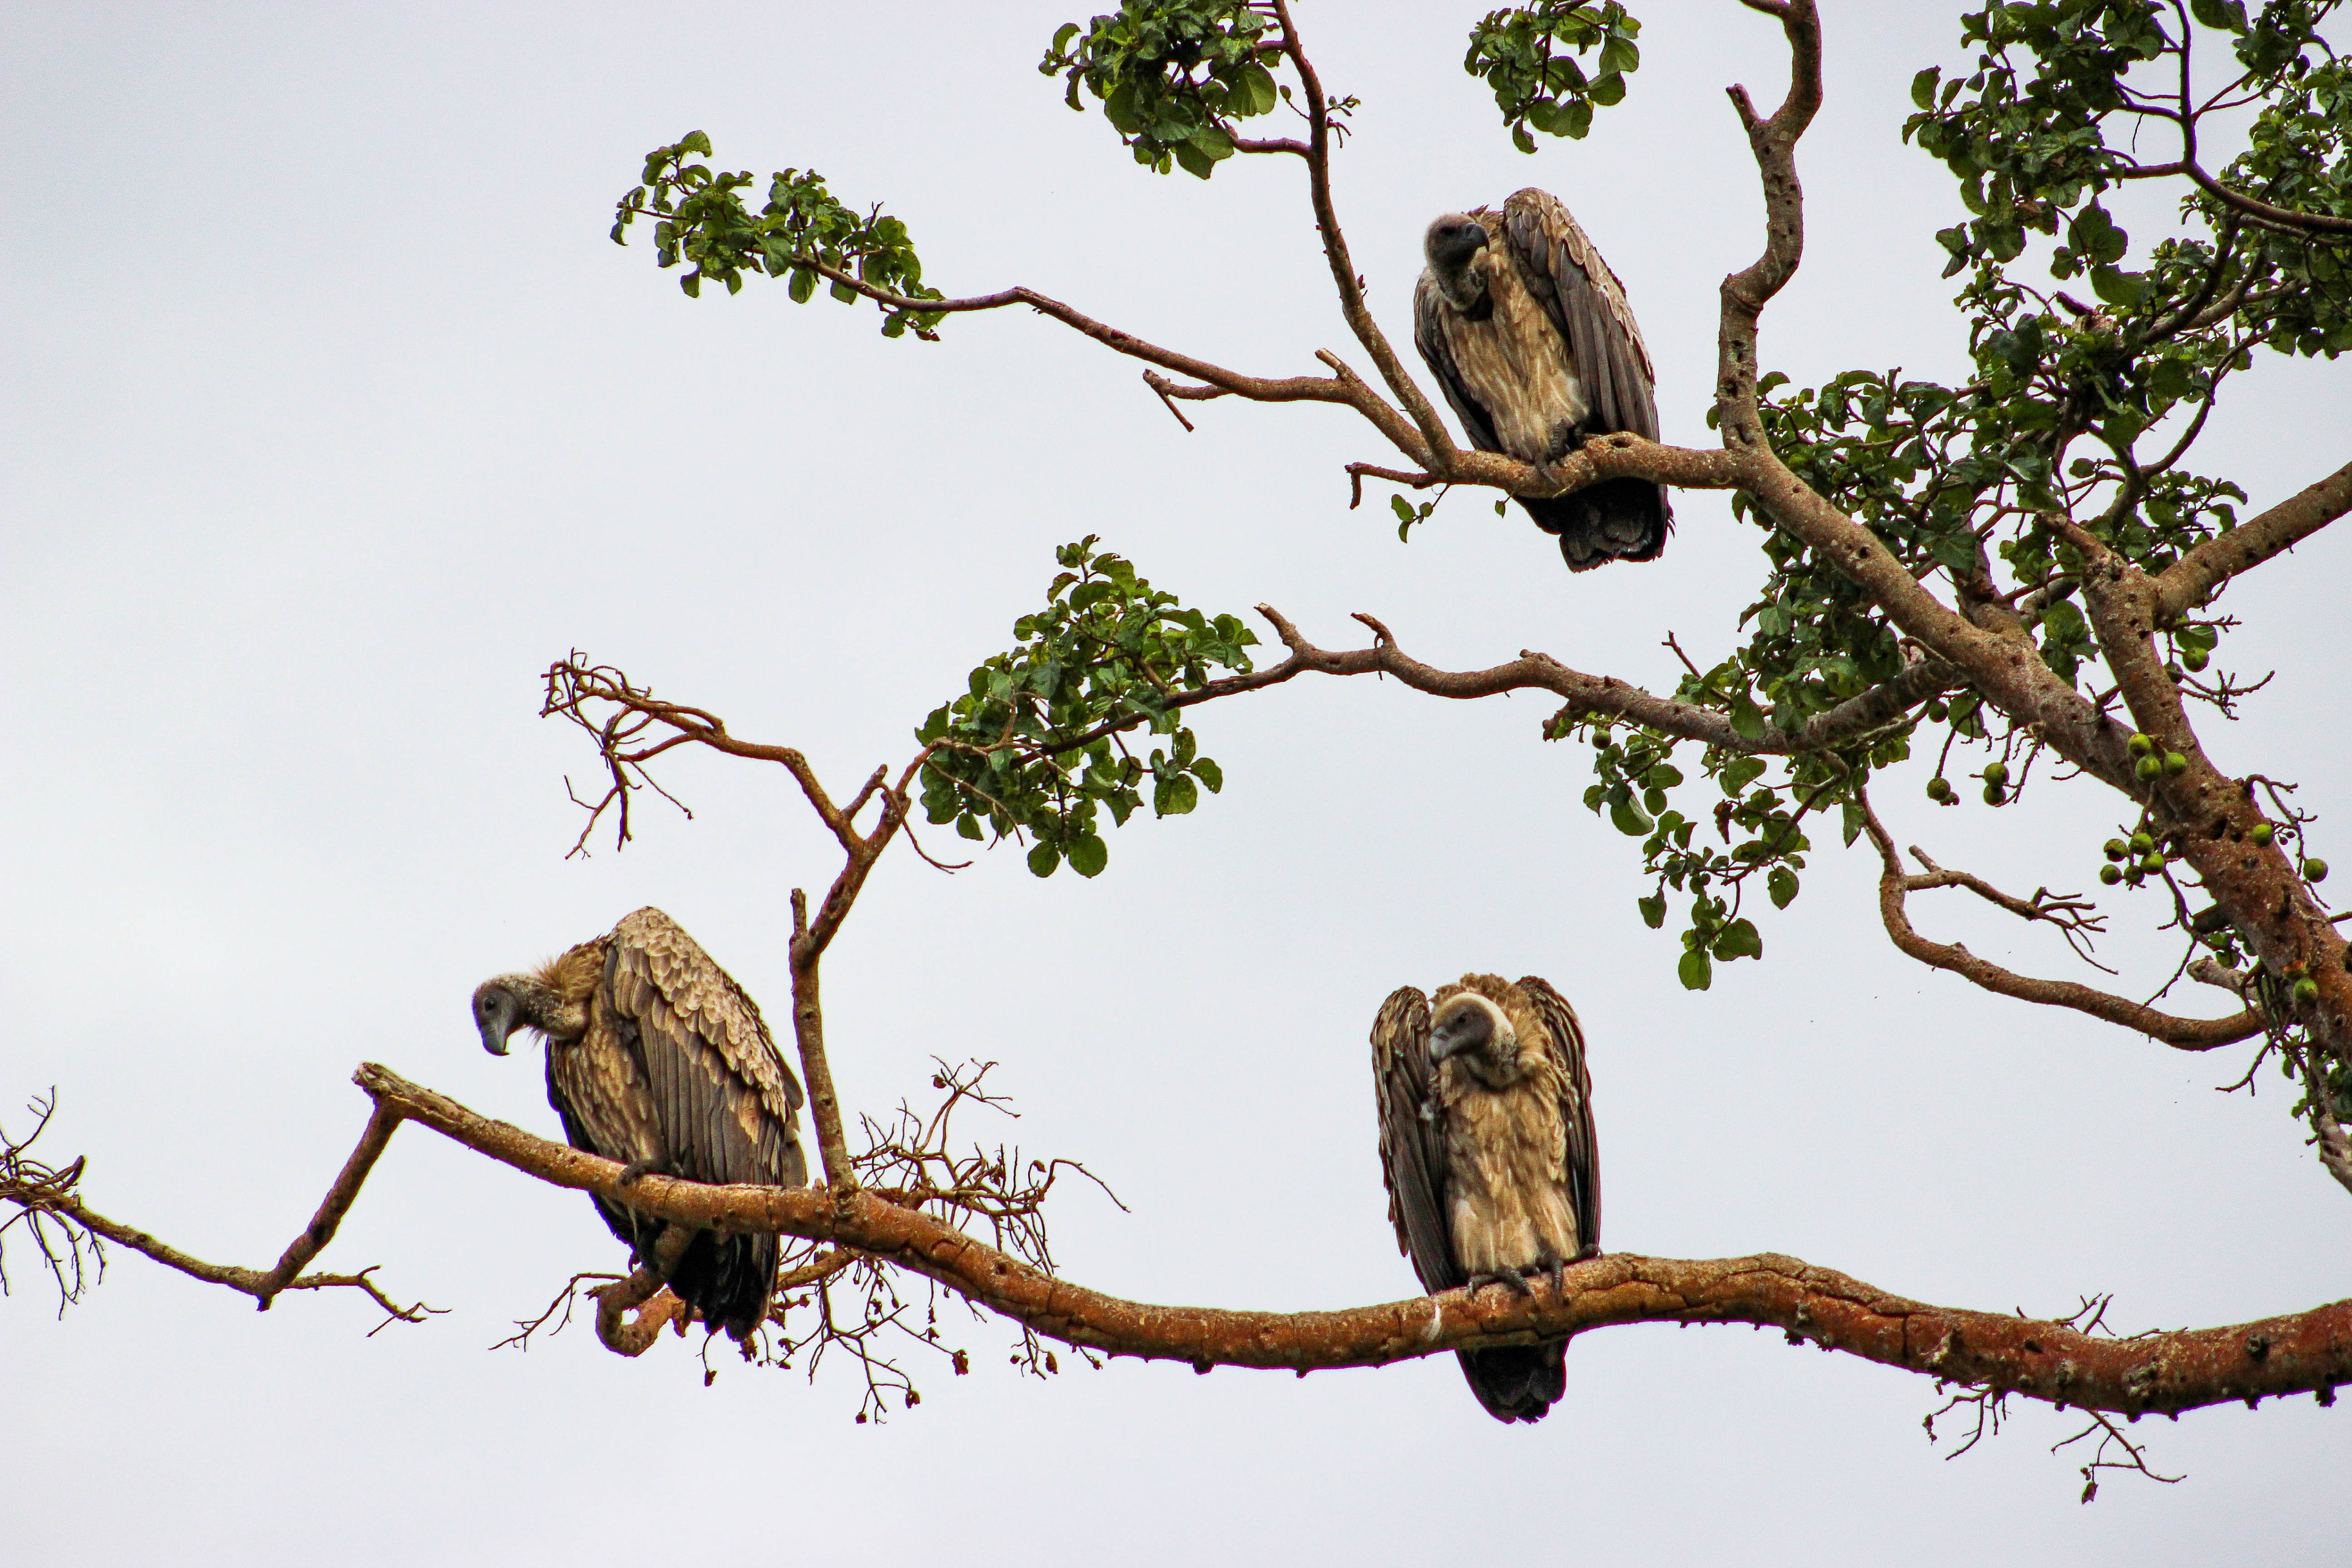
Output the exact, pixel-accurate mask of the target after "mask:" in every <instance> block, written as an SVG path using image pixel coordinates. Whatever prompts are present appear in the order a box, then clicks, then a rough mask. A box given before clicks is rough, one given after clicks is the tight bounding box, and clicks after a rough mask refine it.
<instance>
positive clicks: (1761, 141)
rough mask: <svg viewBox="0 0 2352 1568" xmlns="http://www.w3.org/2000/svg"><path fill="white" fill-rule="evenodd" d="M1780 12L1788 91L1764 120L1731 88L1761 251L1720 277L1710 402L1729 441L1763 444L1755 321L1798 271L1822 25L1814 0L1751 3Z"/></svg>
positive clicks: (1818, 100) (1741, 91)
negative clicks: (1803, 173)
mask: <svg viewBox="0 0 2352 1568" xmlns="http://www.w3.org/2000/svg"><path fill="white" fill-rule="evenodd" d="M1748 8H1749V9H1750V10H1754V11H1761V12H1763V13H1765V14H1766V15H1768V16H1775V17H1777V18H1779V20H1780V27H1781V31H1782V32H1783V33H1785V34H1786V35H1787V37H1788V40H1789V92H1788V96H1787V97H1786V98H1784V99H1782V100H1780V108H1779V109H1777V110H1773V112H1772V118H1771V119H1769V120H1760V119H1759V118H1758V117H1757V114H1756V109H1755V106H1754V105H1753V104H1752V103H1750V102H1749V101H1748V89H1746V88H1744V87H1735V88H1732V89H1730V97H1731V104H1732V107H1733V108H1734V109H1735V110H1738V113H1739V123H1740V126H1741V128H1742V129H1744V130H1745V131H1746V132H1748V147H1749V149H1750V150H1751V151H1752V152H1753V153H1755V155H1756V170H1757V173H1758V174H1759V176H1760V177H1761V178H1762V180H1763V183H1764V253H1763V254H1762V255H1761V256H1759V257H1758V258H1756V259H1755V261H1753V262H1752V263H1750V264H1749V265H1748V267H1747V268H1743V269H1742V270H1740V271H1738V272H1735V273H1733V274H1732V275H1731V276H1729V277H1728V278H1726V279H1724V280H1723V289H1722V299H1723V304H1722V313H1721V317H1720V319H1719V322H1718V325H1717V338H1716V388H1715V397H1716V408H1717V423H1718V424H1719V425H1720V426H1721V427H1722V430H1723V443H1724V445H1725V446H1727V447H1762V446H1763V445H1764V426H1763V422H1762V420H1761V419H1760V418H1759V416H1758V415H1757V411H1756V375H1757V370H1756V363H1757V360H1756V325H1757V321H1758V320H1759V318H1760V317H1761V316H1762V315H1763V313H1764V306H1765V304H1766V302H1767V301H1769V300H1770V299H1771V298H1772V296H1773V295H1775V294H1777V293H1779V292H1780V289H1782V288H1783V287H1784V286H1785V285H1786V284H1787V283H1788V281H1789V279H1790V278H1792V277H1794V276H1795V275H1796V271H1797V264H1798V263H1799V261H1801V259H1802V258H1803V257H1804V253H1805V194H1804V188H1803V187H1802V186H1801V184H1798V181H1797V142H1798V139H1799V138H1800V137H1801V136H1803V135H1804V133H1805V128H1806V127H1807V126H1808V125H1810V124H1811V123H1812V119H1813V115H1814V114H1815V112H1816V111H1818V110H1820V108H1821V106H1822V25H1821V18H1820V17H1819V16H1816V15H1815V14H1814V11H1813V0H1774V3H1772V4H1769V5H1749V6H1748Z"/></svg>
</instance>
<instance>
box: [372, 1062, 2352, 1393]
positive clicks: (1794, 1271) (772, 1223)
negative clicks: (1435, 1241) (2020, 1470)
mask: <svg viewBox="0 0 2352 1568" xmlns="http://www.w3.org/2000/svg"><path fill="white" fill-rule="evenodd" d="M355 1081H356V1082H357V1083H358V1084H359V1085H360V1087H361V1088H362V1089H365V1090H366V1091H367V1092H368V1093H369V1094H370V1095H372V1096H373V1097H374V1099H375V1101H376V1104H377V1106H378V1107H379V1108H380V1110H384V1111H388V1112H391V1113H393V1114H394V1115H397V1116H400V1117H403V1118H405V1119H410V1120H414V1121H421V1122H423V1123H425V1125H426V1126H428V1127H431V1128H432V1129H434V1130H435V1131H437V1132H440V1133H442V1134H444V1135H445V1136H446V1137H449V1138H451V1139H454V1140H455V1141H457V1142H459V1143H462V1144H464V1145H465V1146H466V1147H467V1148H469V1149H472V1150H475V1151H476V1152H479V1153H482V1154H486V1155H488V1156H489V1157H490V1158H491V1159H494V1160H497V1161H499V1163H503V1164H506V1165H509V1166H512V1167H513V1168H514V1169H516V1170H518V1171H521V1172H523V1173H526V1174H529V1175H531V1176H533V1177H536V1178H538V1179H539V1180H541V1181H544V1182H549V1183H551V1184H555V1185H557V1186H563V1187H572V1188H576V1189H579V1190H581V1191H584V1192H593V1193H597V1194H603V1195H606V1196H611V1195H613V1194H615V1193H616V1192H617V1191H618V1185H617V1184H618V1181H619V1177H620V1174H621V1170H622V1167H621V1166H619V1165H617V1164H614V1163H613V1162H611V1161H609V1160H601V1159H598V1158H597V1157H596V1156H594V1155H593V1154H588V1153H584V1152H581V1151H580V1150H577V1149H572V1148H570V1147H568V1146H566V1145H564V1144H561V1143H552V1142H548V1141H547V1140H545V1139H542V1138H537V1137H534V1136H532V1135H531V1134H530V1133H528V1132H525V1131H522V1130H521V1129H520V1128H517V1127H513V1126H509V1124H507V1123H506V1122H503V1121H490V1120H489V1119H488V1118H486V1117H482V1116H478V1115H477V1114H475V1113H474V1112H473V1111H471V1110H467V1109H466V1108H465V1107H464V1106H462V1105H459V1104H458V1103H457V1101H455V1100H450V1099H448V1098H447V1097H446V1096H444V1095H440V1094H436V1093H435V1092H434V1091H432V1090H430V1089H423V1088H420V1087H418V1086H417V1085H415V1084H412V1083H409V1082H408V1081H407V1080H405V1079H402V1078H401V1077H399V1076H398V1075H397V1074H395V1073H394V1072H392V1071H391V1070H390V1069H388V1068H383V1067H379V1066H377V1065H375V1064H373V1063H369V1064H367V1065H365V1066H362V1068H360V1069H359V1072H358V1073H357V1074H356V1075H355ZM628 1201H629V1202H630V1203H632V1204H634V1205H636V1206H638V1207H640V1208H643V1209H646V1210H647V1211H648V1212H651V1213H654V1214H657V1215H661V1216H662V1217H663V1218H665V1219H668V1220H672V1221H677V1222H679V1223H683V1224H688V1225H696V1226H722V1227H731V1228H741V1229H757V1230H772V1231H777V1232H780V1233H782V1234H786V1235H792V1236H802V1237H816V1238H821V1239H825V1240H830V1241H834V1242H835V1243H838V1244H841V1245H845V1246H848V1247H856V1249H857V1250H859V1251H862V1252H866V1253H868V1254H870V1255H872V1256H874V1257H877V1258H887V1259H888V1260H889V1261H891V1262H893V1263H897V1264H899V1265H901V1266H903V1267H905V1268H910V1269H913V1270H915V1271H916V1272H918V1273H920V1274H923V1275H926V1276H928V1277H929V1278H930V1279H936V1280H938V1281H940V1283H941V1284H943V1285H945V1286H947V1287H948V1288H950V1289H953V1290H955V1291H957V1292H958V1293H959V1294H961V1295H963V1296H965V1297H967V1298H969V1299H970V1300H973V1301H976V1302H978V1303H980V1304H981V1305H982V1306H985V1307H987V1308H989V1309H990V1310H993V1311H996V1312H998V1313H1001V1314H1002V1315H1003V1316H1005V1317H1008V1318H1011V1319H1013V1320H1014V1321H1018V1322H1021V1323H1024V1324H1026V1325H1027V1326H1029V1327H1030V1328H1033V1329H1034V1330H1036V1331H1038V1332H1039V1333H1042V1334H1045V1335H1048V1336H1050V1337H1052V1338H1055V1339H1058V1340H1061V1341H1063V1342H1066V1343H1069V1344H1073V1345H1083V1346H1086V1347H1088V1348H1090V1349H1093V1350H1097V1351H1102V1352H1108V1353H1110V1354H1113V1355H1132V1356H1140V1357H1143V1358H1146V1359H1149V1360H1173V1361H1182V1362H1186V1363H1191V1364H1192V1366H1193V1367H1194V1368H1196V1369H1197V1370H1199V1371H1202V1372H1207V1371H1209V1370H1210V1369H1211V1368H1213V1367H1217V1366H1243V1367H1261V1368H1284V1369H1287V1370H1290V1371H1293V1372H1297V1373H1307V1372H1310V1371H1315V1370H1318V1369H1321V1368H1328V1367H1342V1366H1378V1365H1385V1364H1387V1363H1391V1362H1398V1361H1406V1360H1410V1359H1412V1358H1413V1357H1416V1356H1423V1355H1429V1354H1433V1353H1434V1352H1439V1351H1447V1350H1461V1349H1479V1348H1482V1347H1488V1346H1499V1345H1516V1344H1531V1343H1534V1342H1538V1341H1540V1340H1546V1339H1556V1338H1559V1336H1561V1335H1563V1334H1573V1333H1579V1332H1581V1331H1585V1330H1588V1329H1598V1328H1606V1327H1610V1326H1612V1325H1615V1324H1620V1323H1645V1322H1674V1323H1749V1324H1754V1325H1757V1326H1759V1327H1761V1326H1764V1325H1768V1324H1769V1325H1770V1326H1772V1327H1775V1328H1779V1329H1781V1330H1783V1331H1786V1332H1787V1334H1788V1335H1789V1337H1790V1341H1791V1342H1810V1343H1812V1344H1817V1345H1819V1346H1821V1347H1822V1349H1824V1350H1834V1351H1843V1352H1845V1353H1847V1354H1850V1355H1858V1356H1861V1357H1863V1358H1864V1359H1865V1360H1869V1361H1874V1362H1878V1363H1882V1364H1885V1365H1887V1366H1894V1367H1900V1368H1902V1369H1904V1370H1906V1371H1909V1372H1916V1373H1925V1374H1927V1375H1929V1376H1932V1377H1935V1378H1937V1379H1940V1380H1943V1381H1946V1382H1953V1383H1964V1384H1973V1385H1978V1386H1982V1387H1989V1388H1994V1389H2000V1390H2007V1391H2012V1392H2014V1393H2016V1394H2021V1395H2024V1396H2027V1397H2030V1398H2034V1399H2041V1400H2046V1401H2049V1402H2051V1403H2053V1404H2057V1405H2072V1406H2075V1407H2078V1408H2082V1409H2085V1410H2096V1411H2112V1412H2116V1413H2119V1414H2122V1415H2132V1416H2137V1415H2140V1414H2142V1413H2145V1412H2147V1411H2157V1412H2161V1413H2167V1414H2169V1413H2174V1412H2179V1411H2182V1410H2188V1409H2193V1408H2195V1407H2197V1406H2199V1405H2212V1404H2217V1403H2219V1402H2221V1401H2223V1400H2229V1399H2244V1400H2250V1401H2251V1400H2256V1399H2260V1398H2263V1397H2267V1396H2271V1395H2275V1394H2306V1393H2315V1394H2318V1395H2319V1397H2320V1399H2321V1400H2322V1402H2323V1403H2332V1402H2333V1399H2334V1390H2335V1389H2336V1387H2337V1386H2338V1385H2339V1384H2345V1383H2352V1300H2347V1301H2339V1302H2336V1303H2334V1304H2332V1305H2329V1306H2325V1307H2319V1308H2315V1309H2314V1310H2310V1311H2306V1312H2301V1313H2296V1314H2294V1315H2291V1316H2286V1317H2279V1318H2269V1319H2264V1320H2263V1321H2259V1322H2252V1323H2239V1324H2233V1325H2231V1326H2230V1327H2228V1328H2219V1329H2201V1330H2183V1331H2177V1332H2171V1333H2159V1334H2147V1335H2143V1336H2140V1337H2138V1338H2136V1339H2110V1338H2103V1337H2098V1336H2095V1335H2091V1334H2084V1333H2081V1332H2078V1331H2075V1330H2074V1329H2071V1328H2068V1327H2066V1326H2064V1325H2063V1324H2058V1323H2051V1322H2042V1321H2034V1320H2032V1319H2027V1318H2021V1317H2015V1316H2011V1315H2009V1314H2004V1313H1999V1312H1974V1311H1967V1310H1960V1309H1956V1308H1947V1307H1935V1306H1929V1305H1927V1304H1926V1303H1924V1302H1919V1301H1912V1300H1906V1299H1904V1298H1902V1297H1899V1296H1895V1295H1890V1294H1888V1293H1887V1292H1885V1291H1883V1290H1880V1289H1876V1288H1874V1287H1873V1286H1870V1285H1865V1284H1864V1283H1863V1282H1862V1281H1860V1280H1858V1279H1852V1278H1850V1277H1848V1276H1846V1275H1843V1274H1840V1273H1838V1272H1836V1271H1835V1270H1833V1269H1828V1268H1815V1267H1813V1266H1812V1265H1810V1264H1807V1263H1804V1262H1801V1261H1800V1260H1799V1259H1797V1258H1785V1257H1781V1256H1779V1255H1777V1254H1772V1253H1760V1254H1758V1255H1757V1256H1755V1257H1752V1258H1718V1259H1709V1260H1704V1261H1690V1260H1684V1259H1677V1258H1638V1257H1633V1256H1631V1255H1622V1254H1621V1255H1614V1256H1605V1257H1601V1258H1594V1259H1592V1260H1591V1261H1590V1262H1586V1263H1580V1264H1578V1265H1576V1266H1575V1267H1573V1268H1570V1269H1569V1271H1568V1275H1567V1282H1566V1289H1565V1290H1564V1291H1563V1293H1562V1294H1561V1295H1559V1296H1558V1297H1555V1296H1553V1295H1552V1294H1551V1293H1550V1292H1549V1289H1543V1290H1540V1291H1539V1292H1538V1294H1536V1295H1535V1296H1532V1297H1522V1296H1518V1295H1517V1294H1515V1293H1512V1292H1509V1291H1504V1290H1497V1289H1487V1290H1484V1291H1480V1292H1476V1293H1475V1294H1471V1293H1465V1292H1462V1291H1448V1292H1446V1293H1445V1294H1444V1295H1442V1296H1434V1297H1421V1298H1417V1299H1415V1300H1406V1301H1391V1302H1388V1303H1385V1304H1382V1305H1380V1306H1371V1307H1358V1308H1353V1309H1350V1310H1345V1311H1331V1312H1247V1311H1232V1310H1223V1309H1220V1308H1213V1307H1162V1306H1153V1305H1150V1304H1147V1303H1144V1302H1139V1301H1126V1300H1119V1299H1118V1298H1116V1297H1112V1296H1106V1295H1103V1294H1101V1293H1099V1292H1097V1291H1094V1290H1089V1289H1086V1288H1085V1287H1083V1286H1078V1285H1073V1284H1071V1283H1069V1282H1068V1281H1066V1280H1063V1279H1054V1278H1052V1277H1050V1276H1048V1275H1045V1274H1044V1273H1041V1272H1039V1271H1038V1270H1036V1269H1034V1268H1030V1267H1029V1266H1028V1265H1026V1264H1024V1263H1023V1262H1021V1261H1020V1260H1019V1259H1017V1258H1012V1257H1010V1256H1008V1255H1007V1254H1005V1253H1003V1252H999V1251H998V1250H996V1249H995V1248H994V1247H989V1246H987V1245H986V1244H984V1243H982V1242H979V1241H976V1240H974V1239H972V1238H971V1237H969V1236H966V1235H964V1234H963V1233H962V1232H961V1231H958V1230H955V1229H952V1228H950V1227H949V1226H944V1225H941V1224H940V1223H939V1222H938V1221H936V1220H933V1219H931V1218H929V1217H928V1216H927V1215H921V1214H919V1213H917V1212H915V1211H914V1210H911V1209H907V1208H902V1207H899V1206H898V1205H895V1204H891V1203H888V1202H886V1201H885V1200H883V1199H882V1198H880V1197H877V1196H876V1195H875V1194H872V1193H869V1192H852V1193H847V1194H827V1193H826V1192H824V1191H823V1190H821V1189H815V1188H800V1189H790V1188H781V1187H743V1186H733V1187H720V1186H702V1185H698V1184H694V1183H691V1182H680V1181H675V1180H672V1179H670V1178H668V1177H665V1176H653V1175H649V1176H645V1177H642V1178H640V1179H639V1180H638V1181H636V1182H635V1183H634V1184H632V1185H631V1186H630V1188H629V1192H628Z"/></svg>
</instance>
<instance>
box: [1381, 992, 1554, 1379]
mask: <svg viewBox="0 0 2352 1568" xmlns="http://www.w3.org/2000/svg"><path fill="white" fill-rule="evenodd" d="M1372 1073H1373V1079H1374V1089H1375V1092H1376V1094H1377V1096H1378V1099H1379V1102H1380V1113H1381V1174H1382V1176H1383V1177H1384V1178H1385V1179H1386V1181H1387V1183H1388V1189H1389V1221H1390V1223H1391V1225H1393V1226H1396V1235H1397V1250H1398V1251H1400V1252H1402V1253H1403V1254H1404V1255H1405V1256H1406V1257H1408V1258H1412V1270H1413V1272H1414V1273H1415V1274H1417V1275H1419V1276H1420V1277H1421V1284H1422V1289H1424V1290H1427V1291H1428V1292H1429V1293H1430V1294H1431V1295H1435V1294H1437V1293H1438V1292H1439V1291H1441V1290H1451V1289H1454V1288H1456V1287H1457V1286H1464V1285H1467V1286H1469V1287H1470V1288H1471V1289H1476V1288H1477V1287H1479V1286H1481V1285H1486V1284H1496V1285H1501V1286H1503V1287H1505V1288H1507V1289H1513V1290H1517V1291H1519V1292H1521V1293H1523V1294H1524V1293H1532V1290H1533V1287H1532V1286H1530V1285H1529V1284H1528V1276H1530V1275H1547V1276H1549V1278H1550V1279H1551V1280H1552V1284H1553V1289H1555V1290H1557V1289H1559V1277H1560V1273H1561V1271H1562V1270H1563V1269H1565V1268H1567V1267H1568V1265H1570V1263H1573V1262H1575V1261H1576V1260H1577V1259H1579V1258H1590V1257H1591V1256H1592V1255H1593V1254H1594V1253H1596V1252H1599V1251H1600V1250H1601V1175H1600V1167H1599V1164H1598V1163H1597V1156H1596V1155H1595V1152H1594V1150H1593V1141H1592V1085H1591V1079H1589V1078H1587V1077H1586V1075H1585V1070H1584V1032H1583V1030H1582V1029H1581V1028H1580V1027H1579V1026H1578V1024H1577V1021H1576V1010H1575V1009H1574V1008H1572V1007H1570V1005H1568V1003H1567V1001H1566V1000H1565V999H1564V998H1563V997H1562V996H1561V995H1560V994H1559V992H1557V991H1555V990H1553V989H1552V988H1551V986H1550V985H1549V984H1547V983H1546V982H1544V981H1542V980H1538V979H1537V978H1536V977H1535V976H1534V975H1532V974H1530V975H1528V976H1527V977H1526V978H1524V979H1522V980H1520V981H1519V982H1518V983H1517V984H1512V983H1511V982H1510V981H1507V980H1505V979H1503V978H1502V977H1501V976H1500V975H1495V974H1465V975H1464V976H1463V977H1462V978H1461V979H1460V980H1459V981H1457V982H1456V983H1454V984H1452V985H1446V986H1442V987H1440V988H1439V990H1438V993H1437V995H1436V997H1435V998H1434V1000H1432V999H1431V998H1429V997H1425V996H1423V994H1421V993H1420V992H1419V991H1416V990H1415V989H1413V988H1412V986H1410V985H1408V986H1405V987H1403V988H1402V990H1400V991H1397V992H1396V993H1395V994H1392V995H1391V996H1390V997H1389V999H1388V1000H1387V1001H1386V1002H1383V1003H1382V1004H1381V1012H1380V1016H1379V1017H1378V1018H1377V1019H1376V1020H1374V1022H1373V1024H1372ZM1567 1350H1568V1342H1567V1341H1566V1340H1556V1341H1553V1342H1550V1343H1549V1344H1538V1345H1511V1346H1504V1347H1502V1348H1500V1349H1496V1350H1478V1351H1457V1352H1454V1353H1455V1354H1456V1355H1458V1356H1459V1357H1460V1358H1461V1361H1462V1373H1463V1375H1464V1376H1465V1377H1466V1378H1468V1379H1469V1380H1470V1392H1471V1393H1473V1394H1476V1395H1477V1396H1478V1403H1479V1404H1480V1405H1484V1406H1486V1413H1487V1414H1488V1415H1492V1416H1494V1417H1495V1418H1496V1420H1498V1421H1536V1420H1540V1419H1541V1418H1542V1417H1543V1415H1544V1413H1545V1412H1546V1411H1548V1410H1549V1409H1550V1408H1551V1405H1552V1402H1553V1401H1554V1400H1556V1399H1558V1398H1559V1396H1560V1395H1561V1394H1562V1393H1563V1392H1564V1391H1565V1390H1566V1388H1567Z"/></svg>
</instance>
